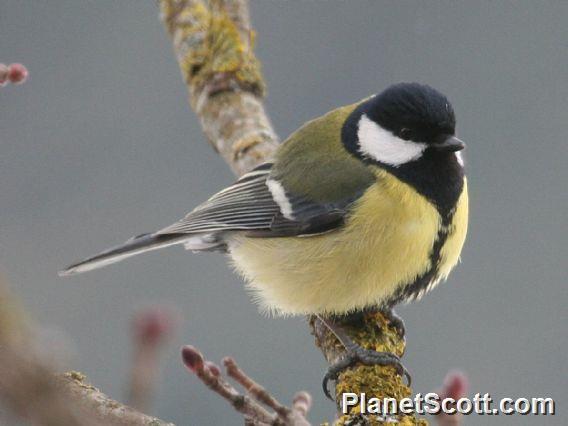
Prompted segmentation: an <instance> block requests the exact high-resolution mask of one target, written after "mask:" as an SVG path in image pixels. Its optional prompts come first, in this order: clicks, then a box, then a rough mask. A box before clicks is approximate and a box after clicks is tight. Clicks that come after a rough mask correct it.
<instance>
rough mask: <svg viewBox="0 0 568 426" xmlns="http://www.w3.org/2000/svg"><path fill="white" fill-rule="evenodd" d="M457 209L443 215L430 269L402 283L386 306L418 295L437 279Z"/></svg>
mask: <svg viewBox="0 0 568 426" xmlns="http://www.w3.org/2000/svg"><path fill="white" fill-rule="evenodd" d="M454 213H455V209H453V210H451V211H449V212H448V213H447V214H445V215H442V226H441V227H440V230H439V231H438V235H437V236H436V240H435V241H434V245H433V246H432V251H431V252H430V265H431V267H430V269H428V270H427V271H426V272H424V273H423V274H422V275H420V276H419V277H418V278H416V279H415V280H414V282H412V283H410V284H406V285H402V286H400V287H399V288H398V290H396V292H395V293H394V294H393V295H392V296H391V297H390V298H389V299H387V301H386V302H384V305H385V307H392V306H394V305H397V304H399V303H401V302H406V301H409V300H412V299H415V298H416V297H418V295H419V294H420V293H421V292H422V291H424V290H425V289H426V288H427V287H428V286H429V285H430V284H431V283H432V282H433V281H435V280H436V279H437V275H438V268H439V265H440V260H441V251H442V247H444V244H445V243H446V241H447V240H448V236H449V235H450V234H451V231H452V226H451V225H452V219H453V218H454Z"/></svg>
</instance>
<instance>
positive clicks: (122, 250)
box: [59, 234, 197, 276]
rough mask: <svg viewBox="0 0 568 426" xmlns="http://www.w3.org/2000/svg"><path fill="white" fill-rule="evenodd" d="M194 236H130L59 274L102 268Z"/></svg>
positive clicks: (182, 242) (71, 273)
mask: <svg viewBox="0 0 568 426" xmlns="http://www.w3.org/2000/svg"><path fill="white" fill-rule="evenodd" d="M196 237H197V236H196V235H188V234H142V235H139V236H137V237H133V238H131V239H130V240H128V241H127V242H126V243H124V244H122V245H120V246H117V247H113V248H111V249H109V250H106V251H103V252H102V253H99V254H97V255H96V256H93V257H90V258H88V259H85V260H82V261H80V262H77V263H74V264H73V265H71V266H69V267H67V268H66V269H64V270H62V271H60V272H59V275H60V276H66V275H73V274H80V273H82V272H87V271H91V270H93V269H97V268H102V267H104V266H107V265H110V264H113V263H116V262H120V261H122V260H124V259H127V258H129V257H132V256H136V255H137V254H140V253H145V252H147V251H152V250H157V249H161V248H164V247H168V246H173V245H175V244H184V243H187V242H188V240H191V239H193V238H196Z"/></svg>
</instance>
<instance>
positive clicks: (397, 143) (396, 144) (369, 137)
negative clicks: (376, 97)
mask: <svg viewBox="0 0 568 426" xmlns="http://www.w3.org/2000/svg"><path fill="white" fill-rule="evenodd" d="M357 137H358V139H359V151H360V152H361V154H363V155H365V156H367V157H369V158H372V159H373V160H376V161H379V162H381V163H384V164H389V165H391V166H394V167H397V166H400V165H401V164H404V163H408V162H410V161H414V160H417V159H418V158H420V157H421V156H422V153H423V152H424V150H425V149H426V144H425V143H417V142H411V141H405V140H404V139H401V138H399V137H397V136H395V135H393V134H392V133H391V132H389V131H388V130H385V129H383V128H382V127H381V126H379V125H378V124H377V123H375V122H374V121H373V120H371V119H370V118H369V117H367V116H366V115H363V116H361V119H360V120H359V127H358V129H357Z"/></svg>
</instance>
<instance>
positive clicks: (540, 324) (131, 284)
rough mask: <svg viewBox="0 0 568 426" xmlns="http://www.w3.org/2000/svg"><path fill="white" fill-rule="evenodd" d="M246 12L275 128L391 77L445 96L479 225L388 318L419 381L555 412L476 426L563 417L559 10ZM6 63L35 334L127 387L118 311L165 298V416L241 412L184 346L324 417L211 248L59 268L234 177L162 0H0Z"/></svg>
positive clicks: (418, 385)
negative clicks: (176, 46)
mask: <svg viewBox="0 0 568 426" xmlns="http://www.w3.org/2000/svg"><path fill="white" fill-rule="evenodd" d="M252 15H253V20H254V25H255V27H256V29H257V30H258V35H259V36H258V49H257V51H258V55H259V57H260V59H261V60H262V61H263V64H264V72H265V75H266V78H267V82H268V86H269V92H270V93H269V97H268V99H267V108H268V111H269V113H270V115H271V117H272V119H273V121H274V125H275V127H276V129H277V131H278V132H279V134H280V135H282V136H285V135H287V134H289V133H290V132H291V131H292V130H294V129H295V128H296V127H298V126H299V125H300V124H302V123H303V122H304V121H306V120H307V119H309V118H311V117H314V116H317V115H320V114H322V113H324V112H326V111H328V110H330V109H332V108H333V107H335V106H337V105H341V104H346V103H349V102H353V101H355V100H357V99H359V98H362V97H364V96H367V95H368V94H370V93H373V92H377V91H380V90H381V89H383V88H384V87H386V86H387V85H389V84H391V83H393V82H397V81H401V80H418V81H421V82H427V83H429V84H431V85H433V86H434V87H437V88H439V89H440V90H441V91H443V92H445V93H446V94H447V95H448V97H449V98H450V99H451V100H452V102H453V104H454V107H455V109H456V112H457V117H458V131H459V135H460V137H462V138H463V139H464V140H466V141H467V143H468V151H467V161H468V169H469V171H468V173H469V177H470V185H471V186H470V188H471V228H470V234H469V239H468V241H467V243H466V246H465V250H464V252H463V263H462V264H461V265H460V266H459V267H458V268H457V270H456V271H455V272H454V273H453V274H452V276H451V278H450V281H449V282H448V283H446V284H444V285H442V286H441V287H440V288H438V289H437V290H435V291H434V292H433V293H431V294H430V295H428V296H427V297H426V298H425V299H424V300H423V301H422V302H420V303H415V304H413V305H411V306H406V307H402V308H400V309H399V312H400V313H402V314H403V316H404V318H405V320H406V325H407V328H408V341H409V345H408V352H407V356H406V358H405V363H406V366H407V367H408V368H409V370H410V371H411V372H412V373H413V376H414V383H415V386H414V390H415V391H416V392H419V391H420V392H426V391H430V390H432V389H435V388H436V387H438V386H439V384H440V383H441V381H442V379H443V377H444V375H445V374H446V372H447V371H448V370H449V369H451V368H454V367H459V368H462V369H464V370H465V371H466V372H467V373H468V374H469V376H470V380H471V393H472V394H473V393H475V392H481V393H484V392H489V393H491V394H492V395H493V396H494V397H495V398H499V397H503V396H511V397H519V396H525V397H533V396H551V397H554V398H556V400H557V403H558V414H557V415H556V416H555V417H551V418H547V419H535V418H532V417H522V416H515V417H506V416H500V417H499V418H484V417H476V416H473V417H471V418H469V419H467V424H468V425H485V424H510V425H513V424H515V425H519V424H526V425H532V424H536V423H540V422H544V423H545V424H547V425H549V424H550V425H554V424H557V425H560V424H566V423H567V422H568V417H567V415H566V397H565V392H566V384H567V383H566V378H567V376H568V371H567V367H566V361H567V357H566V351H567V350H568V342H567V339H566V336H567V333H566V304H567V301H568V298H567V290H566V265H565V261H566V246H565V244H566V227H567V222H566V209H567V207H568V206H567V202H566V184H567V183H568V181H567V178H568V175H567V172H566V170H567V168H566V160H567V158H566V139H567V137H568V130H567V128H566V113H567V107H568V102H567V99H568V89H567V85H566V77H567V73H568V55H567V48H568V26H567V25H566V22H567V20H568V2H564V1H547V2H530V1H524V2H505V1H503V2H488V1H483V2H481V1H478V2H465V1H459V2H449V1H444V2H441V1H431V2H424V3H423V2H394V1H393V2H386V1H380V2H370V1H353V2H347V1H311V2H299V1H298V2H276V1H258V0H257V1H253V2H252ZM0 60H1V61H3V62H14V61H21V62H23V63H25V64H26V65H27V66H28V67H29V70H30V73H31V78H30V81H28V82H27V83H26V84H25V85H23V86H20V87H7V88H4V89H2V90H0V138H1V139H0V144H1V145H0V191H1V192H0V194H1V215H0V241H1V243H0V262H1V269H2V272H3V274H5V275H6V276H7V278H8V280H9V282H10V283H11V286H12V287H13V288H14V291H15V292H16V293H17V294H18V295H19V296H20V297H21V298H22V299H23V302H24V303H25V305H26V307H27V308H29V310H30V311H31V312H33V315H34V316H35V318H36V319H37V320H38V321H39V322H40V323H41V324H42V326H43V327H44V329H45V335H46V336H52V338H51V341H54V342H57V345H62V344H63V345H64V346H66V347H69V348H70V350H69V351H68V352H69V353H71V354H72V356H70V360H69V361H68V362H67V364H66V365H67V367H68V368H71V367H72V368H75V369H79V370H81V371H83V372H85V373H86V374H87V375H88V376H89V378H90V379H91V380H92V381H93V383H95V384H96V385H97V386H99V387H101V388H102V389H103V390H105V391H106V392H108V393H109V394H110V395H112V396H113V397H116V398H122V396H123V391H124V380H125V378H126V375H127V366H128V362H129V349H130V345H129V337H128V336H129V335H128V329H129V325H128V320H129V318H130V316H131V314H132V312H133V311H134V310H135V309H136V308H137V307H138V306H143V305H145V304H148V303H153V302H155V301H161V302H165V303H171V304H174V305H175V306H177V307H178V308H179V309H180V310H181V311H183V314H184V317H185V321H184V323H183V326H182V328H181V330H180V332H179V333H178V335H177V337H176V338H175V339H174V341H173V343H172V345H171V346H170V348H169V350H168V351H167V354H166V356H165V361H164V376H163V377H162V379H161V380H160V386H159V387H160V392H159V396H158V401H157V404H156V414H157V415H159V416H161V417H163V418H166V419H169V420H171V421H174V422H176V423H177V424H179V425H186V424H189V423H190V422H189V420H190V419H193V422H192V424H196V425H197V424H208V425H209V424H215V425H233V424H241V422H240V420H239V419H238V417H237V416H236V415H235V414H234V413H233V412H232V409H231V408H230V407H229V406H228V405H227V404H225V403H223V402H222V401H221V400H220V399H219V398H218V397H217V396H215V395H213V394H212V393H211V392H208V391H205V390H204V387H203V386H202V385H201V384H200V383H199V382H198V381H197V380H196V379H195V378H194V377H192V376H191V375H189V374H187V373H186V372H185V371H184V368H183V367H182V364H181V362H180V357H179V352H178V351H179V346H180V345H182V344H185V343H192V344H195V345H197V346H198V347H199V348H201V349H202V350H203V351H204V352H205V354H207V355H208V356H209V357H211V358H212V359H214V360H219V359H220V358H221V357H222V356H224V355H226V354H231V355H233V356H235V357H236V358H237V360H238V361H239V362H240V363H241V364H242V366H243V367H244V368H245V369H246V370H247V371H248V372H249V373H251V374H252V375H253V376H254V377H255V378H257V379H258V380H259V381H260V382H261V383H263V384H264V385H266V386H267V387H268V388H270V389H271V390H273V391H274V393H275V394H276V395H277V396H278V397H279V398H281V399H282V400H284V401H288V400H289V399H290V397H291V396H292V394H293V393H294V392H295V391H296V390H299V389H307V390H309V391H310V392H311V393H312V394H313V395H314V397H315V407H314V409H313V411H312V414H311V419H312V420H314V421H316V422H318V421H322V420H324V419H326V418H327V419H331V418H332V416H333V405H332V404H331V403H329V402H326V400H325V399H324V398H323V396H322V394H321V392H320V381H321V377H322V374H323V371H324V368H325V364H324V362H323V360H322V357H321V354H320V353H319V351H318V350H316V349H315V348H314V346H313V343H312V341H313V340H312V337H311V336H310V335H309V333H308V329H307V327H306V325H305V323H304V320H303V319H302V318H294V319H267V318H263V317H262V316H260V315H259V314H258V313H257V311H256V308H255V306H254V305H252V304H251V303H250V301H249V298H248V296H247V294H246V292H245V291H244V290H243V288H242V287H243V286H242V283H241V281H240V280H239V279H238V278H237V277H235V276H234V275H233V274H232V273H231V271H230V269H229V267H227V266H226V265H225V262H224V259H223V258H222V257H221V256H218V255H213V254H204V255H192V254H189V253H186V252H184V251H183V250H181V249H177V250H176V249H172V250H167V251H163V252H161V253H160V254H154V255H148V256H143V257H139V258H136V259H133V260H131V261H129V262H126V263H122V264H120V265H117V266H114V267H110V268H107V269H104V270H101V271H98V272H96V273H90V274H86V275H81V276H78V277H74V278H67V279H62V278H59V277H58V276H57V275H56V271H57V270H58V268H60V267H62V266H64V265H65V264H67V263H69V262H70V261H73V260H76V259H77V258H78V257H79V258H81V257H83V256H87V255H91V254H94V253H96V252H97V251H99V250H100V249H103V248H106V247H107V246H109V245H113V244H116V243H120V242H122V241H124V240H125V239H126V238H128V237H130V236H132V235H135V234H138V233H141V232H144V231H151V230H154V229H156V228H158V227H161V226H163V225H167V224H169V223H170V222H172V221H173V220H175V219H177V218H179V217H180V216H182V215H183V214H184V213H185V212H186V211H187V210H189V209H190V208H192V207H193V206H194V205H196V204H197V203H199V202H200V201H203V200H204V199H206V198H207V197H208V196H209V195H210V194H211V193H212V192H213V191H216V190H218V189H220V188H222V187H223V186H224V185H226V184H228V183H229V182H231V180H232V178H233V177H232V175H231V173H230V171H229V170H228V168H227V167H226V166H225V164H224V163H223V162H222V160H221V159H219V158H218V157H217V156H216V154H215V153H214V152H213V150H212V149H211V148H210V147H209V146H208V144H207V143H206V142H205V141H204V138H203V137H202V135H201V131H200V128H199V125H198V122H197V121H196V119H195V117H194V116H193V113H192V112H191V111H190V108H189V106H188V104H187V101H186V92H185V87H184V84H183V83H182V80H181V78H180V73H179V71H178V66H177V63H176V61H175V59H174V55H173V54H172V48H171V44H170V41H169V39H168V37H167V35H166V33H165V30H164V29H163V28H162V24H161V23H160V21H159V19H158V10H157V7H156V5H155V4H154V2H153V1H141V0H140V1H134V0H128V1H127V0H122V1H120V2H118V1H85V0H83V1H77V0H66V1H49V2H48V1H22V0H3V1H2V2H1V3H0ZM53 336H55V337H53ZM46 340H48V341H49V340H50V339H46Z"/></svg>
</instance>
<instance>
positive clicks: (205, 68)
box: [160, 0, 427, 425]
mask: <svg viewBox="0 0 568 426" xmlns="http://www.w3.org/2000/svg"><path fill="white" fill-rule="evenodd" d="M160 5H161V12H162V20H163V22H164V24H165V26H166V28H167V30H168V32H169V34H170V36H171V38H172V41H173V45H174V50H175V53H176V56H177V59H178V63H179V66H180V69H181V72H182V75H183V78H184V80H185V82H186V84H187V88H188V90H189V93H190V102H191V105H192V107H193V108H194V110H195V113H196V114H197V115H198V117H199V119H200V120H201V124H202V127H203V130H204V133H205V135H206V136H207V138H208V139H209V141H210V142H211V144H212V145H213V146H214V147H215V148H216V150H217V151H218V152H219V153H220V154H221V155H222V156H223V158H224V159H225V161H226V162H227V164H228V165H229V166H230V167H231V168H232V170H233V171H234V172H235V173H236V174H237V175H241V174H243V173H244V172H246V171H248V170H250V169H251V168H253V167H254V166H255V165H257V164H259V163H261V162H262V161H265V160H266V159H268V158H270V156H271V155H272V154H273V152H274V151H275V150H276V147H277V144H278V138H277V136H276V134H275V132H274V130H273V129H272V126H271V124H270V120H269V119H268V116H267V115H266V112H265V110H264V107H263V105H262V97H263V95H264V92H265V84H264V81H263V78H262V74H261V71H260V63H259V61H258V59H257V58H256V57H255V56H254V52H253V48H254V39H255V35H254V32H253V31H252V29H251V28H250V19H249V12H248V4H247V2H246V1H245V0H209V1H206V0H161V1H160ZM310 324H311V327H312V330H313V334H314V336H315V338H316V345H317V346H318V347H319V348H320V349H321V350H322V352H323V354H324V356H325V358H326V359H327V361H328V362H330V363H333V362H335V361H337V360H338V359H339V358H341V356H342V355H343V353H344V350H343V348H342V347H341V346H340V345H339V342H337V340H336V339H335V338H334V337H333V335H331V333H330V332H329V331H328V330H327V329H325V328H322V327H319V326H317V325H316V322H315V321H313V319H312V320H311V321H310ZM349 332H350V335H351V336H352V337H353V339H354V340H355V341H356V342H358V343H359V344H360V345H361V346H363V347H366V348H371V349H375V350H380V351H387V352H393V353H395V354H398V355H402V354H403V352H404V347H405V343H404V341H403V339H402V338H400V337H399V336H398V334H397V333H396V330H394V329H393V328H391V327H390V326H389V325H388V322H387V321H386V320H385V318H384V317H382V315H381V314H367V315H365V316H364V318H363V321H362V322H361V323H359V324H358V325H357V326H351V327H350V328H349ZM346 391H349V392H366V393H367V395H370V396H377V397H381V396H385V397H395V398H397V399H400V398H402V397H406V396H409V395H410V394H411V392H412V391H411V389H410V388H408V387H407V386H405V385H404V383H403V382H402V379H401V377H400V376H398V375H397V374H396V372H395V371H394V368H392V367H364V366H359V367H355V368H352V369H349V370H347V371H346V372H344V373H343V374H341V375H340V376H339V379H338V381H337V385H336V394H337V395H338V396H339V395H340V394H341V393H342V392H346ZM340 399H341V398H338V400H340ZM387 420H388V419H383V420H382V421H381V420H380V419H379V418H370V417H368V418H367V417H366V418H362V417H361V416H360V415H359V414H358V413H357V411H356V410H353V411H352V412H351V413H349V414H348V415H346V416H342V417H341V418H340V419H339V420H338V422H337V424H339V425H355V424H372V425H379V424H383V423H384V422H385V421H387ZM396 420H398V421H399V422H400V423H399V424H404V425H411V424H412V425H426V424H427V423H426V422H425V421H423V420H416V418H415V417H414V416H403V417H400V418H398V419H396Z"/></svg>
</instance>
